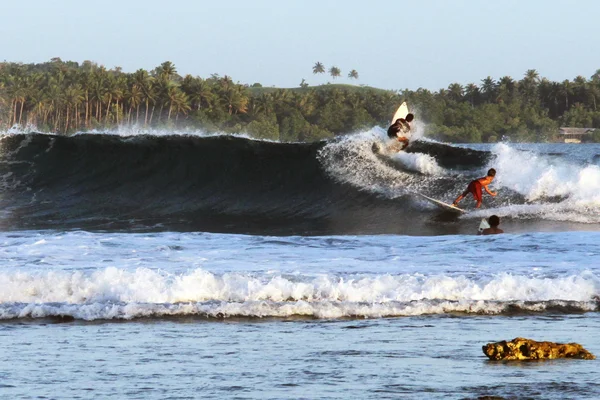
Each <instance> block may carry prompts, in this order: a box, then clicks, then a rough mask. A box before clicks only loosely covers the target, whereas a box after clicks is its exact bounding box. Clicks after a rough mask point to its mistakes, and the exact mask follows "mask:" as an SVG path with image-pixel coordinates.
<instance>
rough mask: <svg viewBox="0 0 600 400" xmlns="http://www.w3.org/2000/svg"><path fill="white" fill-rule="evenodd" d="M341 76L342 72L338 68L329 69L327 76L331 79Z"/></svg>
mask: <svg viewBox="0 0 600 400" xmlns="http://www.w3.org/2000/svg"><path fill="white" fill-rule="evenodd" d="M341 74H342V71H341V70H340V69H339V68H338V67H331V68H329V75H331V77H332V78H333V79H335V78H338V77H339V76H341Z"/></svg>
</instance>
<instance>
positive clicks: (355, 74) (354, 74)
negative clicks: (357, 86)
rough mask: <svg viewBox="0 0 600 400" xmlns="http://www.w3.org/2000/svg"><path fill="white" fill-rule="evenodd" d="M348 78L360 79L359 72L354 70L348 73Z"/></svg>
mask: <svg viewBox="0 0 600 400" xmlns="http://www.w3.org/2000/svg"><path fill="white" fill-rule="evenodd" d="M348 78H350V79H358V72H357V71H356V70H355V69H353V70H352V71H350V72H348Z"/></svg>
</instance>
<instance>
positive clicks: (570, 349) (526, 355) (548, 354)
mask: <svg viewBox="0 0 600 400" xmlns="http://www.w3.org/2000/svg"><path fill="white" fill-rule="evenodd" d="M482 348H483V353H484V354H485V355H486V356H488V358H489V359H490V360H507V361H508V360H552V359H555V358H579V359H582V360H594V359H595V358H596V357H595V356H594V355H593V354H592V353H590V352H589V351H587V350H586V349H584V348H583V346H581V345H580V344H578V343H564V344H563V343H554V342H536V341H535V340H531V339H525V338H521V337H518V338H515V339H513V340H511V341H510V342H507V341H506V340H503V341H501V342H496V343H488V344H486V345H485V346H482Z"/></svg>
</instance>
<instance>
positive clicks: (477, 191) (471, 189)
mask: <svg viewBox="0 0 600 400" xmlns="http://www.w3.org/2000/svg"><path fill="white" fill-rule="evenodd" d="M495 176H496V170H495V169H494V168H491V169H490V170H489V171H488V173H487V176H484V177H483V178H479V179H475V180H474V181H471V182H470V183H469V186H467V189H466V190H465V191H464V192H463V193H462V194H461V195H460V196H458V197H457V198H456V200H454V203H452V205H453V206H454V207H456V206H458V203H459V202H460V201H461V200H462V199H463V198H464V197H465V196H466V195H468V194H469V193H471V194H472V195H473V198H474V199H475V200H476V201H477V205H476V206H475V208H479V207H481V199H482V197H483V190H482V189H485V191H486V192H487V193H488V194H489V195H490V196H496V195H497V194H498V193H494V192H491V191H490V189H488V185H489V184H490V183H492V181H493V180H494V177H495Z"/></svg>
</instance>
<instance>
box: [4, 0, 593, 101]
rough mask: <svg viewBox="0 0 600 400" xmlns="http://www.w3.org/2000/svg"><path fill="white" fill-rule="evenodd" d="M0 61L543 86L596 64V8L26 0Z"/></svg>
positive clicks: (580, 4) (394, 83) (430, 2)
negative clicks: (320, 69)
mask: <svg viewBox="0 0 600 400" xmlns="http://www.w3.org/2000/svg"><path fill="white" fill-rule="evenodd" d="M1 11H2V16H3V18H2V23H1V24H0V59H5V60H7V61H21V62H26V63H28V62H42V61H47V60H49V59H50V58H52V57H60V58H62V59H63V60H73V61H78V62H81V61H83V60H86V59H89V60H92V61H95V62H98V63H100V64H103V65H105V66H107V67H109V68H111V67H114V66H121V67H122V68H123V70H124V71H126V72H133V71H134V70H136V69H137V68H145V69H152V68H154V67H155V66H157V65H158V64H160V63H161V62H163V61H165V60H169V61H172V62H173V63H175V66H176V67H177V70H178V72H179V73H180V74H181V75H185V74H188V73H189V74H192V75H198V76H201V77H207V76H209V75H210V74H212V73H218V74H220V75H225V74H227V75H230V76H231V77H232V78H233V80H234V81H239V82H241V83H249V84H252V83H254V82H260V83H262V84H263V85H264V86H278V87H295V86H298V84H299V83H300V81H301V80H302V78H305V79H306V80H307V82H308V83H310V84H319V83H324V82H326V81H327V80H330V81H332V80H331V79H330V78H329V77H325V76H320V77H316V76H314V75H313V74H312V66H313V65H314V63H315V62H316V61H320V62H322V63H323V64H325V66H326V67H327V68H329V67H331V66H332V65H335V66H337V67H339V68H340V69H341V70H342V76H343V78H342V79H338V81H340V82H348V81H349V80H348V78H346V75H347V73H348V71H349V70H351V69H356V70H357V71H358V72H359V74H360V79H359V80H358V82H357V83H360V84H366V85H371V86H375V87H380V88H384V89H404V88H409V89H417V88H419V87H424V88H428V89H431V90H437V89H439V88H442V87H447V86H448V85H449V84H450V83H452V82H459V83H462V84H466V83H469V82H475V83H477V84H479V83H480V81H481V79H483V78H485V77H486V76H487V75H491V76H492V77H494V78H496V79H497V78H499V77H501V76H504V75H510V76H512V77H513V78H517V79H520V78H521V77H522V76H523V74H524V72H525V71H526V70H527V69H537V70H538V71H539V73H540V75H541V76H545V77H547V78H549V79H551V80H557V81H562V80H564V79H573V78H574V77H575V76H577V75H583V76H585V77H587V78H589V77H590V76H591V75H592V74H593V73H594V72H595V71H596V70H597V69H600V39H599V38H600V23H599V20H598V16H600V1H596V0H577V1H571V2H567V1H557V0H498V1H495V0H494V1H492V0H456V1H444V0H438V1H434V0H412V1H409V2H406V1H399V0H396V1H394V0H369V1H358V0H347V1H344V2H342V1H334V0H297V1H295V0H253V1H252V0H247V1H238V0H218V1H205V0H198V1H191V0H190V1H183V0H171V1H164V0H161V1H157V0H146V1H138V0H120V1H115V0H104V1H89V0H88V1H86V0H56V1H48V0H27V1H22V2H18V1H10V2H5V4H3V5H2V6H1Z"/></svg>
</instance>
